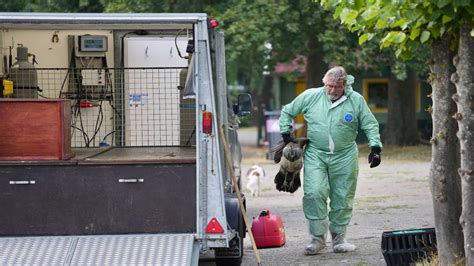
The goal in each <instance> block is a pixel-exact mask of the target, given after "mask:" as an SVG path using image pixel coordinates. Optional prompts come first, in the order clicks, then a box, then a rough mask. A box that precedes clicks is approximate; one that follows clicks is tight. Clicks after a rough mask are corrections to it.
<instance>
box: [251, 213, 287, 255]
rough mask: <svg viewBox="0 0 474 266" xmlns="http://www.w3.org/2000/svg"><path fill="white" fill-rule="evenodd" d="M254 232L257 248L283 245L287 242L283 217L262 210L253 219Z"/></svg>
mask: <svg viewBox="0 0 474 266" xmlns="http://www.w3.org/2000/svg"><path fill="white" fill-rule="evenodd" d="M252 234H253V237H254V239H255V244H256V245H257V248H268V247H281V246H283V245H284V244H285V243H286V236H285V229H284V227H283V222H282V220H281V217H280V216H279V215H277V214H271V213H270V211H269V210H265V211H262V212H261V213H260V215H259V216H258V217H254V218H253V221H252Z"/></svg>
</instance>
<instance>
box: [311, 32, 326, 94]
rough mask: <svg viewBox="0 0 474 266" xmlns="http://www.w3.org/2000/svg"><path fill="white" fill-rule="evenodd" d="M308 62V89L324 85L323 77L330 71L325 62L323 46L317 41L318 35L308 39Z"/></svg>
mask: <svg viewBox="0 0 474 266" xmlns="http://www.w3.org/2000/svg"><path fill="white" fill-rule="evenodd" d="M308 39H309V41H308V44H307V45H308V50H309V53H308V55H307V62H306V88H316V87H320V86H322V85H323V77H324V74H326V71H328V64H326V63H325V62H324V61H323V58H324V56H323V52H322V47H321V44H320V43H319V42H318V40H317V39H316V34H315V35H314V36H312V37H309V38H308Z"/></svg>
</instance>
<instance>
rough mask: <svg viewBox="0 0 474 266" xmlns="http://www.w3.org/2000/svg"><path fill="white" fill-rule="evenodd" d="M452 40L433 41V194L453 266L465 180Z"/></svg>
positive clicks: (444, 261)
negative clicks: (461, 168)
mask: <svg viewBox="0 0 474 266" xmlns="http://www.w3.org/2000/svg"><path fill="white" fill-rule="evenodd" d="M450 42H451V39H450V38H449V37H444V38H442V39H440V40H437V41H435V42H433V44H432V61H433V62H432V64H431V65H430V68H431V78H430V81H431V86H432V88H433V93H432V97H433V113H432V116H433V138H432V139H431V143H432V157H431V160H432V161H431V171H430V177H431V193H432V197H433V209H434V219H435V226H436V238H437V245H438V256H439V260H440V265H453V264H454V263H456V262H457V261H459V260H460V259H461V258H462V257H463V256H464V247H463V242H464V240H463V233H462V228H461V224H460V223H459V217H460V215H461V180H460V178H459V175H458V174H457V169H458V168H459V152H458V151H459V143H458V139H457V138H456V131H457V128H458V127H457V123H456V121H455V120H454V119H453V118H452V115H453V114H454V113H456V104H455V103H454V101H453V100H452V99H451V96H452V95H453V94H454V93H455V92H456V91H455V87H454V84H453V83H451V82H450V80H449V77H450V75H451V74H452V73H453V72H454V66H453V65H452V58H453V54H452V53H451V52H450V49H449V44H450Z"/></svg>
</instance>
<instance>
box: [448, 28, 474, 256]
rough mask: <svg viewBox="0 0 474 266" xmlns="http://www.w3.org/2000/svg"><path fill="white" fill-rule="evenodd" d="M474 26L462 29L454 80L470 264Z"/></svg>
mask: <svg viewBox="0 0 474 266" xmlns="http://www.w3.org/2000/svg"><path fill="white" fill-rule="evenodd" d="M471 28H472V26H471V25H469V24H467V23H465V24H463V25H462V27H461V34H460V38H459V50H458V55H457V56H456V57H455V59H454V65H455V66H456V73H454V74H453V75H452V76H451V81H452V82H453V83H454V84H455V85H456V91H457V93H456V94H455V95H454V96H453V99H454V101H455V102H456V103H457V107H458V113H456V114H455V115H454V118H456V120H457V121H458V126H459V132H458V138H459V143H460V146H461V152H460V154H461V168H459V175H460V177H461V184H462V215H461V226H462V228H463V232H464V251H465V252H466V264H467V265H473V263H474V249H473V247H474V231H473V230H474V184H473V183H472V182H473V177H474V175H473V171H474V136H473V129H474V114H473V111H474V104H473V99H474V38H473V37H472V36H471V35H470V31H471Z"/></svg>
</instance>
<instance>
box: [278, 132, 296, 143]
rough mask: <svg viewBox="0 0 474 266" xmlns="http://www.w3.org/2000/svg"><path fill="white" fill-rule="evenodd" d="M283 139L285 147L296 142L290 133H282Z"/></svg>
mask: <svg viewBox="0 0 474 266" xmlns="http://www.w3.org/2000/svg"><path fill="white" fill-rule="evenodd" d="M281 137H282V138H283V141H284V142H285V145H286V144H288V143H290V142H295V139H294V138H293V137H292V136H291V135H290V133H282V134H281Z"/></svg>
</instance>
